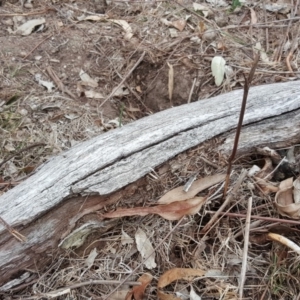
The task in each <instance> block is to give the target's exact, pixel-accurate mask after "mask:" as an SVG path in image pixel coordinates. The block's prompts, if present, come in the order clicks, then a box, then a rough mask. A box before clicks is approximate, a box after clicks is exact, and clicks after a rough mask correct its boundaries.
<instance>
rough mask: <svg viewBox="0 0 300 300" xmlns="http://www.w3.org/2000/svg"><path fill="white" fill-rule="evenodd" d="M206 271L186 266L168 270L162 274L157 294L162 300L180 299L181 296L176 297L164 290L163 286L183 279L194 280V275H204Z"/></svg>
mask: <svg viewBox="0 0 300 300" xmlns="http://www.w3.org/2000/svg"><path fill="white" fill-rule="evenodd" d="M205 273H206V272H204V271H203V270H200V269H185V268H174V269H171V270H168V271H167V272H165V273H164V274H163V275H161V276H160V278H159V280H158V283H157V295H158V298H159V299H160V300H180V299H181V298H178V297H175V296H173V295H170V294H166V293H164V292H163V291H162V288H164V287H165V286H167V285H169V284H170V283H172V282H174V281H177V280H180V279H183V280H188V281H190V280H192V279H193V278H194V277H203V276H204V275H205Z"/></svg>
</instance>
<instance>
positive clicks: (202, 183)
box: [157, 174, 225, 204]
mask: <svg viewBox="0 0 300 300" xmlns="http://www.w3.org/2000/svg"><path fill="white" fill-rule="evenodd" d="M224 179H225V174H215V175H212V176H207V177H204V178H201V179H198V180H196V181H194V182H193V184H192V185H191V187H190V188H189V190H188V191H187V192H185V191H184V190H183V189H184V186H179V187H177V188H175V189H173V190H171V191H169V192H167V193H166V194H165V195H163V196H162V197H161V198H160V199H159V200H158V201H157V203H159V204H169V203H172V202H175V201H182V200H186V199H190V198H193V197H195V196H196V195H197V194H198V193H200V192H201V191H203V190H205V189H207V188H209V187H211V186H213V185H215V184H217V183H219V182H221V181H223V180H224Z"/></svg>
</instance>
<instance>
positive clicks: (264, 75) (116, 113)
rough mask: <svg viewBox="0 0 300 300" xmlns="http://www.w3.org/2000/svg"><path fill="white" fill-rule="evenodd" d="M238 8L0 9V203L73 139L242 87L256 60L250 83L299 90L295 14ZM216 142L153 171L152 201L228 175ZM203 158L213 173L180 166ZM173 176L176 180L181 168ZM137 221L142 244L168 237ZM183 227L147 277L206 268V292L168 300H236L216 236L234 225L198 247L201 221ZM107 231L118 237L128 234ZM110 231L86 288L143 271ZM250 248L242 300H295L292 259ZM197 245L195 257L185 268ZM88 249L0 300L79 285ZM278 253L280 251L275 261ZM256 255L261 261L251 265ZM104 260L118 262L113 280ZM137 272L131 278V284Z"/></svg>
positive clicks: (87, 292)
mask: <svg viewBox="0 0 300 300" xmlns="http://www.w3.org/2000/svg"><path fill="white" fill-rule="evenodd" d="M23 2H24V3H23ZM237 2H238V1H224V0H215V1H212V0H210V1H206V2H205V1H199V0H196V1H195V2H193V1H191V0H178V1H150V0H149V1H147V0H146V1H134V0H132V1H121V0H120V1H116V0H111V1H109V0H103V1H102V0H100V1H97V0H94V1H92V0H91V1H80V0H70V1H55V0H52V1H50V0H41V1H28V0H27V1H8V0H7V1H0V5H1V6H0V22H1V26H0V43H1V46H0V57H1V68H0V70H1V73H0V145H1V147H0V195H1V194H3V193H5V192H6V191H7V190H8V189H10V188H12V187H13V186H15V185H17V184H18V183H19V182H21V181H23V180H25V179H26V178H27V177H28V176H30V174H31V172H33V171H34V170H35V168H37V167H38V166H39V165H41V164H42V163H43V162H45V161H46V160H47V159H48V158H49V157H51V156H53V155H55V154H57V153H59V152H61V151H64V150H67V149H69V148H70V147H72V146H74V145H75V144H77V143H79V142H81V141H84V140H87V139H90V138H91V137H93V136H96V135H99V134H101V133H103V132H106V131H108V130H113V129H114V128H116V127H119V126H123V125H126V124H127V123H129V122H133V121H135V120H137V119H139V118H142V117H144V116H146V115H149V114H153V113H155V112H158V111H161V110H164V109H167V108H170V107H173V106H178V105H182V104H185V103H189V102H193V101H201V99H207V98H210V97H212V96H215V95H218V94H221V93H225V92H229V91H231V90H234V89H240V88H242V86H243V82H244V74H247V73H248V72H249V70H250V68H251V65H252V62H253V58H254V54H255V53H256V52H259V53H260V61H259V64H258V67H257V70H256V73H255V78H254V82H253V85H261V84H265V83H275V82H284V81H290V80H296V79H298V78H299V73H300V71H299V49H298V43H299V25H298V24H299V23H298V22H299V19H300V15H299V11H300V6H299V3H298V2H297V3H294V4H293V1H283V0H282V1H255V0H254V1H241V5H240V6H238V7H234V6H235V5H234V3H237ZM294 2H296V1H294ZM195 3H197V4H198V5H200V4H201V5H202V6H203V7H202V8H200V7H199V6H198V7H197V6H195ZM297 5H298V6H297ZM30 20H37V24H36V25H34V26H32V27H31V28H30V29H28V27H27V28H24V27H22V26H21V25H22V24H26V23H27V22H28V21H30ZM216 56H221V57H223V58H224V59H225V61H226V66H225V76H224V79H223V81H222V84H220V85H219V86H217V85H216V83H215V80H214V77H213V75H212V71H211V62H212V59H213V58H214V57H216ZM217 142H218V141H217V140H215V141H210V142H209V143H210V144H207V145H206V146H205V145H204V146H203V145H201V146H199V148H197V149H192V150H191V151H188V152H187V153H184V154H182V155H180V156H178V157H177V158H176V159H174V160H172V161H171V162H170V163H169V164H168V166H166V167H165V170H164V171H161V172H162V173H161V174H169V175H162V177H161V178H160V183H158V182H157V181H155V180H154V179H153V178H152V177H151V176H150V177H147V178H146V181H147V184H148V185H150V187H149V189H150V190H151V191H154V192H153V194H152V197H153V198H159V196H161V194H163V193H165V192H166V191H167V190H169V189H172V188H173V187H175V186H178V185H180V184H182V183H184V182H185V181H186V180H187V179H188V178H189V177H190V176H191V174H193V173H194V172H199V173H200V174H202V176H207V175H210V174H213V173H214V172H216V171H221V170H225V168H226V158H223V157H220V156H219V154H218V153H213V151H210V150H209V149H210V148H211V143H217ZM200 150H201V151H202V152H201V153H202V155H201V156H202V157H206V158H205V159H208V160H209V161H210V162H213V163H212V164H210V165H209V163H206V165H205V166H203V160H202V164H201V163H200V161H201V160H197V161H194V163H193V167H191V166H192V164H191V159H192V158H193V155H194V154H195V153H198V152H199V151H200ZM193 159H194V158H193ZM251 159H252V158H250V157H249V159H248V158H247V159H244V160H243V161H240V162H239V163H240V164H239V165H237V166H236V170H237V171H236V174H237V173H238V170H240V169H241V167H242V166H245V164H246V165H248V166H250V165H251ZM187 161H188V162H189V163H188V165H187ZM183 165H185V166H187V167H186V169H185V170H180V168H182V166H183ZM216 166H217V167H216ZM199 170H200V171H199ZM157 172H159V171H157ZM168 172H169V173H168ZM163 176H166V178H163ZM236 177H237V176H236ZM179 178H180V180H179ZM142 199H143V198H142ZM268 201H269V200H268ZM125 203H126V201H125ZM243 205H244V204H243ZM243 205H242V206H243ZM243 209H246V208H245V207H244V206H243ZM210 210H212V208H210ZM206 218H207V217H206ZM138 220H139V222H140V223H141V224H144V225H143V226H144V227H145V228H146V229H145V228H144V229H145V230H146V231H147V230H148V233H149V234H150V235H151V236H152V237H153V233H154V232H156V233H157V232H161V230H162V228H163V229H165V230H166V231H168V230H170V228H169V222H167V221H166V220H164V221H162V220H161V219H160V221H158V220H159V219H156V223H155V221H153V220H152V219H151V220H150V219H149V220H148V219H147V220H146V221H145V220H144V221H141V219H138ZM202 221H203V220H201V222H202ZM204 221H206V222H207V220H204ZM159 222H161V223H159ZM189 222H190V223H189ZM189 222H188V221H186V223H184V225H181V229H180V230H179V231H178V232H177V233H176V234H177V235H178V236H175V237H174V240H173V241H170V245H169V246H170V249H172V250H170V249H169V250H167V249H166V248H167V247H168V245H166V244H164V245H163V246H162V247H165V248H164V249H163V250H161V251H160V252H159V259H158V261H159V263H160V265H159V267H158V269H156V271H155V272H153V273H152V275H153V276H154V277H155V279H156V280H157V279H158V277H159V275H160V274H162V273H163V272H164V271H166V270H168V269H170V268H171V267H175V266H177V267H193V268H196V267H197V268H201V269H205V270H207V269H211V270H212V272H215V273H214V274H215V277H216V278H217V279H212V278H210V279H206V281H205V284H204V283H201V284H198V285H196V286H195V285H194V284H192V283H191V281H190V282H189V283H188V284H186V283H185V284H182V283H180V284H179V286H177V288H178V289H179V290H181V291H182V295H181V294H180V295H181V296H180V295H179V294H178V295H177V297H181V298H176V299H198V298H192V297H191V296H189V295H188V296H187V294H189V293H190V292H191V286H193V287H194V289H195V290H196V292H197V294H198V295H201V297H202V298H201V299H237V294H236V291H237V286H238V281H239V279H238V270H239V267H240V261H239V259H240V258H239V257H240V255H241V252H242V249H241V248H240V245H239V246H237V245H235V244H234V243H233V242H231V243H228V244H227V242H226V237H227V235H228V230H230V231H232V232H233V231H234V230H233V228H235V229H237V228H238V227H239V226H241V225H240V223H239V222H236V223H234V225H233V224H229V223H226V222H225V223H222V224H219V225H218V226H219V227H216V228H215V229H214V230H212V231H211V232H210V234H209V235H208V236H207V237H206V238H205V239H202V242H201V243H197V242H196V241H195V240H197V238H198V233H197V234H195V232H194V231H195V230H194V231H193V228H195V227H197V226H198V224H199V222H200V221H199V220H197V218H195V219H192V218H191V219H189ZM134 223H135V221H134V220H131V221H128V223H127V225H126V226H127V227H126V229H127V233H128V234H130V233H131V234H132V235H134V232H133V231H134V230H133V229H134V228H135V224H134ZM145 224H147V226H146V225H145ZM151 224H152V225H151ZM153 224H155V225H153ZM172 224H173V223H172ZM173 225H174V224H173ZM173 225H172V226H173ZM118 226H119V227H118V228H119V229H120V230H121V228H123V226H125V225H124V224H121V223H119V224H118ZM141 226H142V225H141ZM170 226H171V225H170ZM222 226H223V227H222ZM228 226H229V227H230V229H228V228H227V227H228ZM124 228H125V227H124ZM118 234H120V232H118V233H112V232H108V233H106V236H107V239H106V240H105V238H103V240H102V241H101V243H100V244H99V245H98V250H99V248H103V249H104V250H103V253H102V254H101V255H99V256H98V261H97V264H96V263H95V266H94V267H92V268H90V269H89V270H88V271H87V272H86V277H84V279H83V281H88V280H91V279H98V277H97V276H98V275H99V272H98V273H97V270H100V269H101V268H105V269H106V273H105V276H104V274H102V275H103V276H102V277H101V276H100V277H101V279H103V278H105V279H107V280H110V279H115V278H118V279H120V278H122V276H121V275H120V274H125V273H126V274H127V273H128V272H129V271H128V270H129V269H126V268H127V267H128V266H129V265H130V266H131V267H132V268H134V266H135V265H136V263H137V262H135V260H137V261H140V260H141V258H139V257H138V254H137V251H136V248H134V249H133V248H130V247H129V245H127V246H128V248H126V249H125V250H126V251H128V253H127V252H126V251H125V250H124V249H123V250H122V251H125V252H126V255H127V256H126V255H125V254H124V253H125V252H122V251H121V250H120V252H119V253H118V252H117V254H116V252H114V251H115V250H114V249H115V248H117V247H114V246H113V245H115V243H116V242H112V241H111V240H110V238H111V237H113V236H117V235H118ZM192 236H193V238H191V237H192ZM187 237H189V238H187ZM153 239H154V237H153ZM255 242H256V246H255V247H253V249H252V250H253V253H252V254H253V256H252V257H253V265H252V268H251V270H250V271H249V274H248V275H249V278H250V277H251V278H250V279H249V281H248V282H247V285H246V290H245V297H248V298H247V299H299V298H297V297H296V295H297V294H299V293H300V289H299V280H298V278H299V277H298V278H297V276H299V274H298V273H299V267H297V266H296V264H295V262H293V263H292V264H290V265H289V266H287V263H290V260H288V259H291V257H288V254H287V251H286V250H284V251H283V250H278V249H274V248H273V247H272V246H271V245H270V244H268V243H267V242H266V243H265V244H263V245H262V243H260V245H258V244H259V243H258V241H257V240H255ZM176 243H177V245H175V244H176ZM109 247H110V248H109ZM204 248H205V249H206V255H207V256H206V259H204V260H199V259H196V258H195V257H197V255H200V254H199V253H202V251H203V249H204ZM233 248H234V249H233ZM109 249H113V250H109ZM88 250H89V251H87V248H86V249H84V251H83V249H81V250H80V251H79V252H76V251H75V252H74V253H71V254H70V253H68V254H67V255H65V256H60V257H59V258H57V259H56V262H55V263H53V264H51V266H45V267H46V271H45V275H41V274H39V276H37V275H36V277H35V278H34V279H33V280H32V282H34V283H32V284H31V283H30V281H28V282H29V283H28V284H25V285H23V286H21V288H18V287H14V288H12V289H11V290H9V291H5V292H1V293H2V294H1V295H2V296H3V297H4V298H5V299H8V298H9V297H11V298H10V299H14V298H18V297H19V298H21V299H25V298H26V297H27V298H26V299H41V298H47V297H46V296H45V295H46V293H48V292H50V291H53V290H58V289H59V288H62V287H64V286H70V285H72V284H73V283H74V282H77V281H78V278H81V276H82V273H81V272H82V270H83V269H82V268H83V267H82V266H83V265H84V263H85V259H86V256H87V255H88V254H89V252H90V250H91V248H88ZM276 251H277V252H278V251H279V252H280V251H281V252H280V253H281V254H280V255H279V256H276V253H277V252H276ZM283 252H284V255H286V257H282V255H283V254H282V253H283ZM260 254H261V255H260ZM122 255H125V256H124V257H125V258H124V261H122V259H121V258H120V257H122ZM255 256H256V257H259V258H260V259H257V260H256V261H254V260H255V259H254V257H255ZM114 260H118V261H119V265H118V267H116V268H115V269H114V266H113V265H114V262H113V261H114ZM277 260H280V262H278V261H277ZM129 261H130V263H128V262H129ZM121 263H122V267H120V266H121V265H120V264H121ZM126 264H127V265H126ZM260 264H261V265H262V266H260ZM96 265H97V266H96ZM70 266H73V267H72V272H73V273H72V272H71V271H70ZM47 268H48V269H47ZM122 268H123V269H122ZM128 268H129V267H128ZM260 268H261V269H260ZM47 270H48V271H47ZM109 270H110V271H111V272H109ZM216 270H218V272H219V273H218V272H217V271H216ZM69 271H70V272H69ZM47 272H48V273H47ZM54 273H56V275H55V276H54V275H53V274H54ZM142 273H143V271H142V270H139V275H141V274H142ZM221 273H222V276H224V277H222V276H221V275H220V274H221ZM49 274H50V275H49ZM97 274H98V275H97ZM116 274H119V275H120V276H119V277H118V276H117V275H116ZM224 274H225V275H226V276H225V275H224ZM100 277H99V278H100ZM138 277H139V276H137V274H136V277H135V278H138ZM213 277H214V276H213ZM209 286H210V287H211V288H209ZM111 291H112V288H110V287H105V288H103V287H101V286H100V287H98V288H96V287H93V289H86V288H84V287H79V288H74V290H72V293H71V294H70V295H69V296H68V298H66V296H61V298H60V299H102V298H101V297H104V295H107V294H109V293H110V292H111ZM34 295H35V296H34ZM43 295H44V296H43ZM146 295H147V296H146V297H145V299H156V291H155V289H154V285H150V288H148V289H147V291H146ZM30 297H36V298H30ZM184 297H186V298H184ZM189 297H190V298H189ZM109 299H125V298H124V297H123V298H122V297H120V298H117V296H115V298H113V297H112V296H111V297H110V298H109ZM170 299H171V298H170ZM172 299H173V298H172ZM174 299H175V298H174ZM199 299H200V298H199ZM245 299H246V298H245Z"/></svg>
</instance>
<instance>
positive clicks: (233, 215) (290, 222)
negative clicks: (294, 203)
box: [207, 210, 300, 225]
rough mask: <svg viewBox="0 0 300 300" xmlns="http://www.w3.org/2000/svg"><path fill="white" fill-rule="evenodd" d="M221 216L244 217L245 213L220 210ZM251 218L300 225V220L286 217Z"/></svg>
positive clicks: (212, 212) (211, 212)
mask: <svg viewBox="0 0 300 300" xmlns="http://www.w3.org/2000/svg"><path fill="white" fill-rule="evenodd" d="M207 213H208V214H216V213H217V212H215V211H210V210H208V211H207ZM220 214H221V215H222V216H228V217H237V218H246V215H245V214H238V213H230V212H220ZM251 219H256V220H263V221H269V222H274V223H285V224H292V225H300V221H294V220H286V219H279V218H271V217H261V216H256V215H252V216H251Z"/></svg>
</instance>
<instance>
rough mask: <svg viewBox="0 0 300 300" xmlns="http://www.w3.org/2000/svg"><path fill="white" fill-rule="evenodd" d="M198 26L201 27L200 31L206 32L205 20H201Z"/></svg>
mask: <svg viewBox="0 0 300 300" xmlns="http://www.w3.org/2000/svg"><path fill="white" fill-rule="evenodd" d="M198 28H199V32H200V33H204V32H205V30H206V26H205V23H204V22H203V21H200V22H199V23H198Z"/></svg>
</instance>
